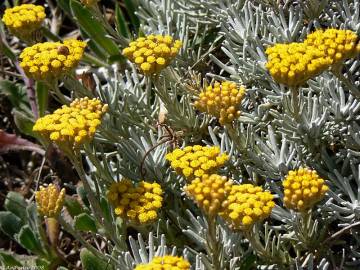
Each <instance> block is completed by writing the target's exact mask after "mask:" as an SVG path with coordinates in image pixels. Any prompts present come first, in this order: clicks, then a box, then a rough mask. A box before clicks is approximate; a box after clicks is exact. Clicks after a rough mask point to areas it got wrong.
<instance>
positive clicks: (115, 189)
mask: <svg viewBox="0 0 360 270" xmlns="http://www.w3.org/2000/svg"><path fill="white" fill-rule="evenodd" d="M162 194H163V191H162V189H161V186H160V185H159V184H157V183H149V182H145V181H142V182H140V183H139V184H138V185H137V186H134V185H133V183H132V182H131V181H130V180H128V179H124V180H122V181H120V182H118V183H113V184H112V185H111V186H110V188H109V191H108V194H107V197H108V199H109V201H110V203H111V204H112V205H113V206H114V208H115V214H116V215H118V216H120V217H122V218H125V219H127V220H129V221H131V222H133V223H135V224H148V223H151V222H154V221H155V220H156V219H157V218H158V213H157V211H158V210H159V209H160V208H161V206H162V202H163V197H162Z"/></svg>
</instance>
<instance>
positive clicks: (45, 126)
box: [33, 97, 108, 147]
mask: <svg viewBox="0 0 360 270" xmlns="http://www.w3.org/2000/svg"><path fill="white" fill-rule="evenodd" d="M107 109H108V105H107V104H105V105H103V104H102V103H101V102H100V100H99V99H96V98H94V99H89V98H88V97H85V98H80V99H75V100H74V101H73V102H72V103H71V104H70V106H67V105H63V106H62V107H61V108H60V109H57V110H56V111H54V113H52V114H48V115H45V116H44V117H41V118H39V119H38V120H37V121H36V123H35V125H34V126H33V131H36V132H39V133H40V134H41V135H42V136H44V137H46V138H49V139H50V140H51V141H54V142H55V143H57V144H58V145H59V146H69V147H75V146H78V145H80V144H82V143H84V142H85V141H89V140H91V139H92V138H93V136H94V134H95V132H96V129H97V127H98V126H99V125H100V124H101V118H102V116H103V114H104V113H105V112H106V111H107Z"/></svg>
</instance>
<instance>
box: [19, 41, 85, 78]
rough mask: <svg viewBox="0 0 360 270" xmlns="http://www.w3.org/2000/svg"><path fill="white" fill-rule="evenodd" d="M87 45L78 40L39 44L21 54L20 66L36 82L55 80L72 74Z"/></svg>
mask: <svg viewBox="0 0 360 270" xmlns="http://www.w3.org/2000/svg"><path fill="white" fill-rule="evenodd" d="M85 47H86V43H85V42H83V41H80V40H76V39H68V40H65V41H64V42H63V43H61V42H44V43H38V44H35V45H33V46H31V47H27V48H25V49H24V50H23V51H22V52H21V54H20V57H19V58H20V60H21V62H20V66H21V67H22V68H23V69H24V71H25V73H26V75H27V76H28V77H30V78H33V79H35V80H54V79H57V78H59V77H61V76H62V75H66V74H67V73H69V72H71V71H72V70H73V69H74V68H75V67H76V66H77V65H78V63H79V61H80V59H81V57H82V55H83V53H84V50H85Z"/></svg>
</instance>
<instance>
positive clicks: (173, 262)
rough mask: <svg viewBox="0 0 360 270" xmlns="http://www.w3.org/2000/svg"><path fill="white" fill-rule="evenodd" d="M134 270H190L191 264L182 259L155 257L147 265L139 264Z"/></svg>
mask: <svg viewBox="0 0 360 270" xmlns="http://www.w3.org/2000/svg"><path fill="white" fill-rule="evenodd" d="M134 270H190V263H189V262H188V261H187V260H185V259H184V258H182V257H175V256H164V257H154V258H153V259H152V261H151V262H149V263H147V264H139V265H137V266H136V267H135V268H134Z"/></svg>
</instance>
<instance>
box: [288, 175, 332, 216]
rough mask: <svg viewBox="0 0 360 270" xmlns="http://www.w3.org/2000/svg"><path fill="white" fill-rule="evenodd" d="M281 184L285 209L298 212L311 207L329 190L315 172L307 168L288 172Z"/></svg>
mask: <svg viewBox="0 0 360 270" xmlns="http://www.w3.org/2000/svg"><path fill="white" fill-rule="evenodd" d="M282 184H283V187H284V205H285V207H287V208H289V209H293V210H295V211H300V212H302V211H305V210H307V209H309V208H311V207H313V206H314V205H315V204H316V203H317V202H319V201H320V200H322V199H323V198H324V196H325V193H326V191H328V190H329V187H328V186H327V185H326V184H325V181H324V180H323V179H321V178H320V177H319V176H318V174H317V172H316V171H314V170H310V169H307V168H300V169H298V170H293V171H289V173H288V175H287V176H286V178H285V180H284V181H283V183H282Z"/></svg>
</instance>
